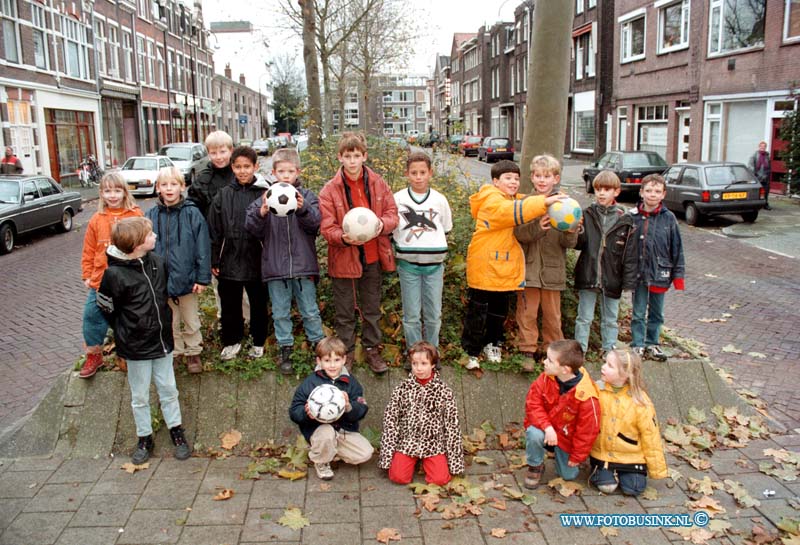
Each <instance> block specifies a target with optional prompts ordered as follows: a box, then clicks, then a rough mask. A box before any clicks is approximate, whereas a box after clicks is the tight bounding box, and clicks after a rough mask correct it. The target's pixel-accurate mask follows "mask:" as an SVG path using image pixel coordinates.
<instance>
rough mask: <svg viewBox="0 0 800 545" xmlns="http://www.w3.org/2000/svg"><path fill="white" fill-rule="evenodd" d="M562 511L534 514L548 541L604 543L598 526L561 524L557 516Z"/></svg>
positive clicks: (593, 544) (584, 543) (585, 543)
mask: <svg viewBox="0 0 800 545" xmlns="http://www.w3.org/2000/svg"><path fill="white" fill-rule="evenodd" d="M560 513H564V511H563V510H562V511H554V514H553V516H548V515H543V514H539V515H536V520H537V522H538V523H539V529H540V530H541V531H542V534H543V535H544V537H545V539H546V540H547V542H548V543H558V544H564V545H566V544H568V543H574V544H576V545H577V544H580V545H595V544H601V543H602V544H605V543H606V539H605V537H603V534H601V533H600V529H599V528H589V527H587V526H582V527H580V528H576V527H568V526H562V525H561V518H560V517H559V516H558V515H559V514H560Z"/></svg>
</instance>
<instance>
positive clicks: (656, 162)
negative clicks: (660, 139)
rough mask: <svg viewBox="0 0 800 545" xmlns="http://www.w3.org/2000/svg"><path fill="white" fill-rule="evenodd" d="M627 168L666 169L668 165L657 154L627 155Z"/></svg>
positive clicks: (625, 159) (624, 160)
mask: <svg viewBox="0 0 800 545" xmlns="http://www.w3.org/2000/svg"><path fill="white" fill-rule="evenodd" d="M622 162H623V164H624V165H625V168H645V167H666V166H667V163H666V161H664V159H662V158H661V156H660V155H658V154H657V153H626V154H625V158H624V159H623V161H622Z"/></svg>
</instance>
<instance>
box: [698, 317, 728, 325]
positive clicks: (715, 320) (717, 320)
mask: <svg viewBox="0 0 800 545" xmlns="http://www.w3.org/2000/svg"><path fill="white" fill-rule="evenodd" d="M697 321H698V322H703V323H705V324H717V323H724V322H727V321H728V320H726V319H725V318H698V319H697Z"/></svg>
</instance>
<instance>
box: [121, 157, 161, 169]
mask: <svg viewBox="0 0 800 545" xmlns="http://www.w3.org/2000/svg"><path fill="white" fill-rule="evenodd" d="M122 170H158V166H156V160H155V159H149V158H147V157H133V158H131V159H128V160H127V161H125V164H124V165H122Z"/></svg>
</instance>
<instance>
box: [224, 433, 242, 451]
mask: <svg viewBox="0 0 800 545" xmlns="http://www.w3.org/2000/svg"><path fill="white" fill-rule="evenodd" d="M220 440H221V441H222V448H224V449H225V450H231V449H232V448H233V447H235V446H236V445H238V444H239V441H241V440H242V432H240V431H238V430H231V431H228V432H225V433H223V434H222V436H221V437H220Z"/></svg>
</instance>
